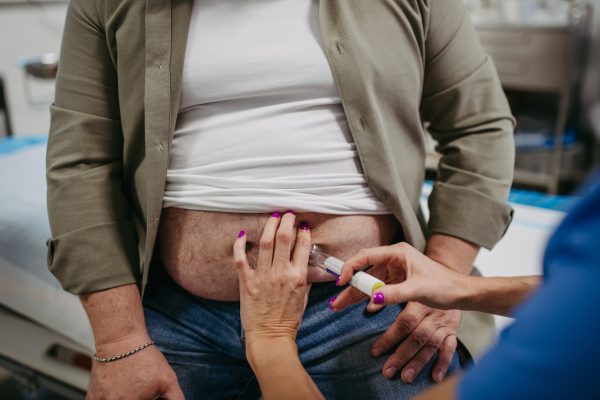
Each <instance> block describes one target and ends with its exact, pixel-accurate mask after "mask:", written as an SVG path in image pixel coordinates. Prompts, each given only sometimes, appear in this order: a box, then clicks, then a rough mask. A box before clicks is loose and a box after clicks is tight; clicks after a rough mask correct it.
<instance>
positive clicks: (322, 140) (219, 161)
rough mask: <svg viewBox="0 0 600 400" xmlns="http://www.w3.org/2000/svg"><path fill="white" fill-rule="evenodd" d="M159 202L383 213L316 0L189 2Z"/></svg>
mask: <svg viewBox="0 0 600 400" xmlns="http://www.w3.org/2000/svg"><path fill="white" fill-rule="evenodd" d="M163 207H178V208H185V209H193V210H206V211H222V212H242V213H261V212H272V211H275V210H288V209H289V210H293V211H296V212H319V213H326V214H389V213H390V211H389V210H388V208H387V207H386V206H385V205H384V204H383V203H382V202H380V201H379V200H378V199H377V198H376V197H375V196H374V195H373V193H372V192H371V190H370V189H369V187H368V186H367V182H366V180H365V177H364V173H363V171H362V167H361V165H360V162H359V159H358V153H357V150H356V146H355V145H354V141H353V139H352V135H351V133H350V131H349V128H348V122H347V121H346V116H345V114H344V110H343V108H342V104H341V100H340V96H339V93H338V89H337V87H336V84H335V80H334V77H333V75H332V72H331V69H330V67H329V64H328V61H327V58H326V56H325V53H324V49H323V45H322V42H321V33H320V30H319V20H318V1H317V0H244V1H239V0H235V1H234V0H195V1H194V6H193V11H192V17H191V25H190V31H189V36H188V42H187V49H186V56H185V63H184V69H183V81H182V92H181V101H180V106H179V115H178V117H177V123H176V127H175V132H174V136H173V143H172V147H171V155H170V162H169V168H168V172H167V182H166V190H165V194H164V203H163Z"/></svg>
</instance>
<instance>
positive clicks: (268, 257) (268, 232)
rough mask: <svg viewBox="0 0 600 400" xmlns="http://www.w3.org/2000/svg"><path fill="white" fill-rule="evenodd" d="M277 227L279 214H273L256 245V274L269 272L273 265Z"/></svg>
mask: <svg viewBox="0 0 600 400" xmlns="http://www.w3.org/2000/svg"><path fill="white" fill-rule="evenodd" d="M278 226H279V213H278V212H275V213H273V215H271V217H270V218H269V219H268V220H267V223H266V224H265V229H264V231H263V234H262V236H261V238H260V242H259V245H258V261H257V263H256V272H260V271H263V270H266V271H268V270H270V269H271V265H272V264H273V251H274V250H275V233H276V232H277V227H278Z"/></svg>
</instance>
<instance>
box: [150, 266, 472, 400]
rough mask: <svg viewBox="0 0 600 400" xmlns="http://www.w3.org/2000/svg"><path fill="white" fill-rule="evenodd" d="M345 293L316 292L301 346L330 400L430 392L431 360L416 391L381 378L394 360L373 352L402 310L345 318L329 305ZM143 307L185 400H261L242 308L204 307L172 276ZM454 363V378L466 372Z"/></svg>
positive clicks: (330, 287) (153, 285)
mask: <svg viewBox="0 0 600 400" xmlns="http://www.w3.org/2000/svg"><path fill="white" fill-rule="evenodd" d="M342 290H343V288H339V287H336V286H335V284H333V283H319V284H314V285H313V287H312V289H311V292H310V295H309V300H308V305H307V308H306V312H305V314H304V318H303V320H302V325H301V327H300V330H299V332H298V337H297V341H296V342H297V345H298V351H299V355H300V359H301V361H302V364H303V365H304V367H305V368H306V370H307V371H308V373H309V374H310V375H311V377H312V378H313V380H314V381H315V383H316V384H317V386H318V387H319V389H320V390H321V392H322V393H323V395H324V396H325V398H327V399H344V400H354V399H362V400H365V399H394V400H399V399H408V398H410V397H412V396H414V395H416V394H417V393H419V392H421V391H422V390H423V389H425V388H427V387H428V386H429V385H431V384H432V383H434V382H433V380H432V379H431V372H432V368H433V362H434V360H435V359H432V360H431V361H430V362H429V363H428V364H427V365H426V367H425V368H424V369H423V371H422V372H421V373H420V374H419V376H418V377H417V378H416V379H415V380H414V381H413V382H412V383H411V384H406V383H404V382H403V381H402V380H401V379H400V377H399V375H400V374H397V375H396V377H395V378H393V379H391V380H389V379H386V378H385V377H384V376H383V374H382V368H383V364H384V363H385V361H386V360H387V358H388V356H389V355H390V354H392V352H393V351H394V350H395V349H393V350H391V351H390V352H389V353H388V354H386V355H384V356H381V357H378V358H375V357H373V356H372V355H371V346H372V345H373V343H374V342H375V340H376V339H377V338H378V337H379V336H380V335H381V334H382V333H383V332H385V330H386V329H387V328H388V327H389V326H390V325H391V324H392V322H394V320H395V319H396V317H397V316H398V313H399V312H400V311H401V309H402V308H401V306H399V305H398V306H391V307H386V308H385V309H383V310H382V311H381V312H379V313H376V314H372V313H369V312H367V311H366V310H365V305H366V302H364V303H361V304H359V305H356V306H351V307H348V308H347V309H346V310H344V311H343V312H339V313H334V312H332V311H330V310H329V304H328V302H329V300H330V299H331V298H332V297H334V296H336V295H337V294H338V293H340V292H341V291H342ZM146 293H147V294H146V297H145V299H144V312H145V316H146V324H147V326H148V332H149V334H150V337H151V338H152V340H154V341H156V345H157V347H158V348H159V349H160V350H161V351H162V352H163V354H164V355H165V357H166V358H167V360H168V361H169V363H170V364H171V366H172V367H173V369H174V370H175V373H176V374H177V378H178V380H179V384H180V386H181V389H182V390H183V392H184V394H185V396H186V399H188V400H190V399H256V398H259V396H260V392H259V389H258V385H257V383H256V378H255V376H254V373H253V372H252V369H251V368H250V366H249V365H248V362H247V361H246V356H245V351H244V340H243V329H242V324H241V321H240V309H239V303H235V302H230V303H228V302H219V301H212V300H207V299H203V298H200V297H197V296H194V295H192V294H190V293H189V292H186V291H185V290H184V289H182V288H181V287H179V286H177V285H176V284H175V283H174V282H173V281H172V280H171V279H170V278H169V277H168V276H164V275H163V276H161V278H160V280H159V281H156V280H154V281H151V282H150V283H149V287H148V290H147V292H146ZM459 368H460V366H459V362H458V355H457V354H455V355H454V359H453V362H452V365H451V367H450V369H449V372H453V371H456V370H457V369H459Z"/></svg>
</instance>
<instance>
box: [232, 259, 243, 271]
mask: <svg viewBox="0 0 600 400" xmlns="http://www.w3.org/2000/svg"><path fill="white" fill-rule="evenodd" d="M234 264H235V267H236V268H238V269H239V268H242V267H243V266H244V260H242V259H241V258H236V259H235V261H234Z"/></svg>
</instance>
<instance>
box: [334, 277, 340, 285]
mask: <svg viewBox="0 0 600 400" xmlns="http://www.w3.org/2000/svg"><path fill="white" fill-rule="evenodd" d="M340 278H341V277H339V276H338V278H337V281H335V286H340Z"/></svg>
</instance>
